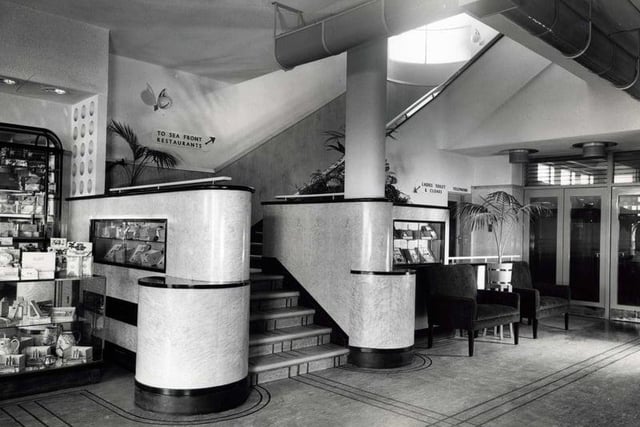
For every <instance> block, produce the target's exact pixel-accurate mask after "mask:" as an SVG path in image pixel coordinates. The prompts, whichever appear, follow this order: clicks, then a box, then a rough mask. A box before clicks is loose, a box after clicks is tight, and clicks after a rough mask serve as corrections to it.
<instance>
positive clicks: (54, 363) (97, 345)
mask: <svg viewBox="0 0 640 427" xmlns="http://www.w3.org/2000/svg"><path fill="white" fill-rule="evenodd" d="M105 291H106V280H105V278H104V277H100V276H93V277H84V278H62V279H52V280H35V281H0V398H8V397H13V396H17V395H23V394H29V393H34V392H42V391H48V390H52V389H56V388H62V387H66V386H72V385H78V381H85V382H84V383H87V382H95V381H93V380H95V378H96V375H95V373H94V374H90V375H86V371H87V369H89V370H92V369H93V370H98V371H99V370H100V366H101V364H102V354H103V349H104V328H105ZM78 370H81V371H83V372H84V374H83V375H77V373H75V372H76V371H78ZM39 374H42V375H44V376H46V377H47V378H49V380H43V379H42V378H40V377H39V378H40V379H35V380H34V378H33V376H34V375H35V376H36V377H38V375H39ZM68 379H72V380H73V381H71V383H68V382H67V380H68Z"/></svg>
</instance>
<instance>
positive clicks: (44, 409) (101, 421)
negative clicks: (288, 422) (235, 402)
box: [0, 386, 271, 427]
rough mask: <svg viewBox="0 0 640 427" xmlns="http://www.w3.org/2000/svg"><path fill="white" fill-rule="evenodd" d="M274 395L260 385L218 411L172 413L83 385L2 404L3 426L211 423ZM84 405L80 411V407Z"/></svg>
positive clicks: (245, 411)
mask: <svg viewBox="0 0 640 427" xmlns="http://www.w3.org/2000/svg"><path fill="white" fill-rule="evenodd" d="M270 400H271V395H270V394H269V391H268V390H266V389H264V388H263V387H261V386H256V387H254V388H253V389H252V391H251V395H250V396H249V399H248V400H247V402H246V403H245V404H243V405H241V406H240V407H238V408H235V409H233V410H230V411H226V412H223V413H219V414H207V415H200V416H179V417H178V416H169V415H163V414H157V413H153V412H147V411H143V410H140V409H138V408H132V409H125V408H122V407H120V406H118V405H116V404H114V403H113V402H110V401H107V400H105V399H103V398H102V397H100V396H98V395H97V394H95V393H93V392H91V391H89V390H86V389H83V390H75V391H70V392H60V393H55V394H50V395H45V396H41V397H38V398H37V399H29V398H23V400H15V399H14V400H12V401H9V402H3V403H2V404H1V405H0V426H3V427H4V426H9V425H11V424H10V422H13V423H14V425H18V426H31V425H40V426H42V425H45V426H88V425H95V426H105V427H106V426H134V425H153V426H190V425H211V424H216V423H220V422H223V421H232V420H235V419H238V418H241V417H245V416H248V415H252V414H254V413H256V412H258V411H260V410H262V409H263V408H264V407H265V406H267V405H268V404H269V401H270ZM78 407H81V408H83V411H78V410H77V408H78Z"/></svg>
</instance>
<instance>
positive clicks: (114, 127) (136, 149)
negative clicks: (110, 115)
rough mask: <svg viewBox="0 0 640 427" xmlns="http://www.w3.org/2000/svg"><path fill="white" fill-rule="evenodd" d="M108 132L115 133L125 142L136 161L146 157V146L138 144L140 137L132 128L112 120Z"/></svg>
mask: <svg viewBox="0 0 640 427" xmlns="http://www.w3.org/2000/svg"><path fill="white" fill-rule="evenodd" d="M107 132H109V133H114V134H116V135H118V136H119V137H120V138H122V139H124V140H125V142H126V143H127V144H128V145H129V148H130V149H131V153H132V154H133V160H134V161H136V160H139V159H140V158H141V157H142V156H143V155H144V146H142V145H140V143H139V142H138V135H136V133H135V132H134V130H133V129H132V128H131V126H129V125H127V124H125V123H120V122H118V121H115V120H111V122H109V124H108V125H107Z"/></svg>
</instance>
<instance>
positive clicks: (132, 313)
mask: <svg viewBox="0 0 640 427" xmlns="http://www.w3.org/2000/svg"><path fill="white" fill-rule="evenodd" d="M105 315H106V316H107V317H109V318H111V319H115V320H118V321H120V322H122V323H126V324H127V325H131V326H138V304H136V303H134V302H130V301H125V300H123V299H120V298H113V297H107V304H106V306H105Z"/></svg>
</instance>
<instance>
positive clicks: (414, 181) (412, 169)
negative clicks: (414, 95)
mask: <svg viewBox="0 0 640 427" xmlns="http://www.w3.org/2000/svg"><path fill="white" fill-rule="evenodd" d="M423 124H424V123H423V121H422V120H421V119H420V118H418V117H414V118H412V119H410V120H409V121H408V122H406V124H404V125H403V126H402V127H401V128H400V129H399V130H398V131H397V133H396V140H391V141H389V140H387V160H388V161H389V165H390V167H391V170H392V171H393V172H395V174H396V178H397V179H398V183H397V184H396V187H397V188H399V189H400V190H401V191H402V192H404V193H406V194H407V195H408V196H409V197H411V203H415V204H423V205H432V206H447V191H443V192H441V193H430V192H423V191H420V192H418V193H414V189H415V188H416V187H417V186H419V185H420V184H421V183H423V182H427V183H433V184H444V185H446V186H447V189H450V188H451V187H453V186H456V187H464V188H470V187H471V184H472V183H473V168H474V161H475V159H473V158H471V157H467V156H464V155H460V154H456V153H450V152H447V151H444V150H441V149H440V148H438V146H437V141H435V140H433V139H432V138H431V136H432V134H430V133H429V132H428V131H425V130H424V129H423Z"/></svg>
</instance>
